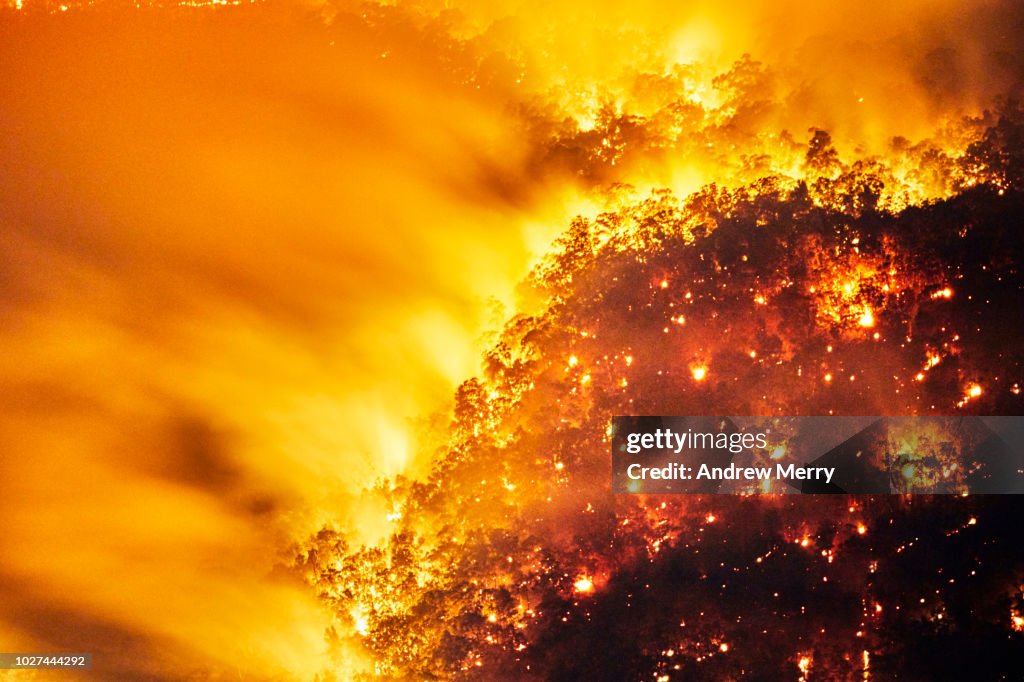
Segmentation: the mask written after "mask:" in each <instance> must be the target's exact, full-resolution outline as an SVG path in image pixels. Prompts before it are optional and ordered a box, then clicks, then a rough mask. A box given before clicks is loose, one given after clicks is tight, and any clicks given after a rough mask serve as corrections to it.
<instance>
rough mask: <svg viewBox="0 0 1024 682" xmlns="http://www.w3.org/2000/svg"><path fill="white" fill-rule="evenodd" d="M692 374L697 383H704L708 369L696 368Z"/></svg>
mask: <svg viewBox="0 0 1024 682" xmlns="http://www.w3.org/2000/svg"><path fill="white" fill-rule="evenodd" d="M692 373H693V378H694V380H695V381H704V378H705V377H706V376H707V375H708V368H707V367H694V368H693V370H692Z"/></svg>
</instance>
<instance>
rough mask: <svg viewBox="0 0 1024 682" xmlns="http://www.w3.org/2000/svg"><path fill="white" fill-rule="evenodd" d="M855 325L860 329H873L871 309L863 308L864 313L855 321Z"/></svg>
mask: <svg viewBox="0 0 1024 682" xmlns="http://www.w3.org/2000/svg"><path fill="white" fill-rule="evenodd" d="M857 324H859V325H860V326H862V327H874V326H875V315H874V313H872V312H871V308H865V309H864V313H863V314H862V315H861V316H860V318H859V319H858V320H857Z"/></svg>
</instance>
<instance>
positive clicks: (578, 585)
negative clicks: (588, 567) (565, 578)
mask: <svg viewBox="0 0 1024 682" xmlns="http://www.w3.org/2000/svg"><path fill="white" fill-rule="evenodd" d="M572 586H573V589H575V590H576V591H577V592H581V593H588V592H593V591H594V582H593V581H592V580H591V579H590V578H587V577H585V576H584V577H580V578H578V579H577V580H576V582H574V583H573V584H572Z"/></svg>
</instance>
